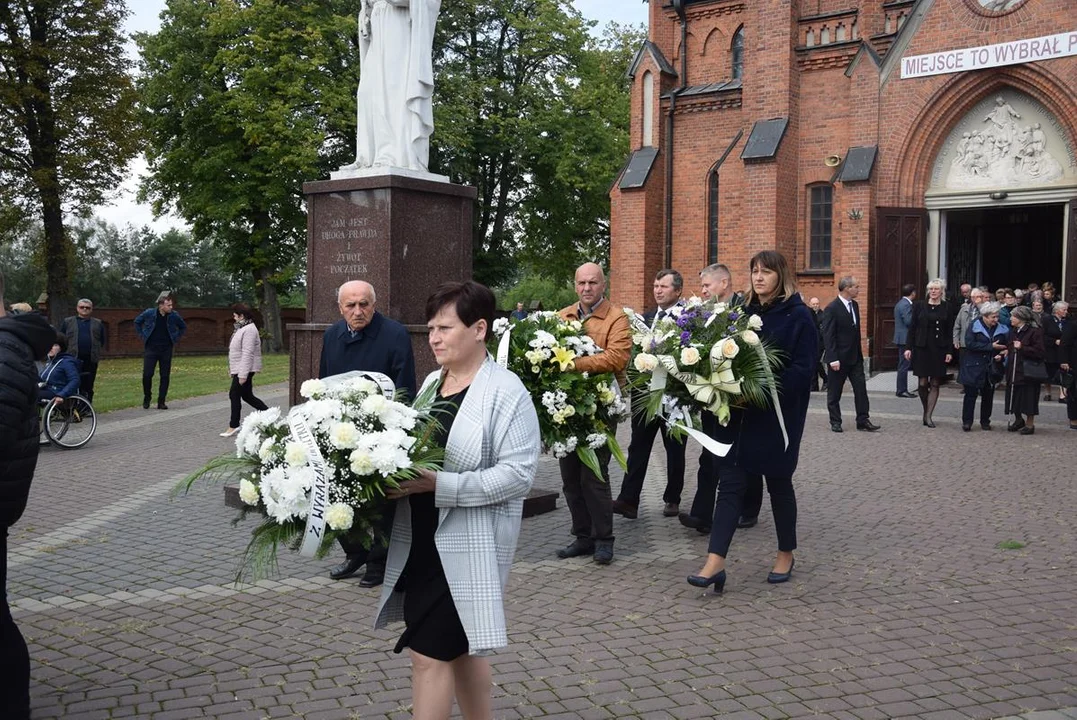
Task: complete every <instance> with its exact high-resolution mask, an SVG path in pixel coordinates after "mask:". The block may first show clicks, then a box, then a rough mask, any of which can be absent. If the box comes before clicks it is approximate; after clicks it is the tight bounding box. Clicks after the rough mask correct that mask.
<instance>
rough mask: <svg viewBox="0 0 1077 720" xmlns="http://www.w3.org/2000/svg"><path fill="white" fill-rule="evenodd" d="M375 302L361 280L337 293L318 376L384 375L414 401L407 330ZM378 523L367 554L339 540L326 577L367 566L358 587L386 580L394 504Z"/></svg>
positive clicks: (349, 540)
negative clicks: (340, 551) (340, 558)
mask: <svg viewBox="0 0 1077 720" xmlns="http://www.w3.org/2000/svg"><path fill="white" fill-rule="evenodd" d="M377 302H378V297H377V294H376V293H375V292H374V287H373V286H372V285H371V284H370V283H368V282H363V281H362V280H352V281H350V282H346V283H344V284H343V285H341V286H340V289H338V290H337V305H338V306H339V307H340V314H341V315H342V316H343V317H342V319H341V320H338V321H337V322H335V323H334V324H333V325H330V326H329V328H328V329H327V330H326V331H325V336H324V337H323V339H322V359H321V364H320V366H319V369H318V377H320V378H325V377H329V376H330V375H339V374H341V373H346V372H351V371H352V370H363V371H366V372H377V373H381V374H382V375H386V376H388V377H389V379H390V380H392V381H393V384H394V385H396V388H397V390H403V391H404V394H405V396H406V397H405V400H404V401H405V402H411V400H412V398H414V397H415V355H414V353H413V351H412V349H411V337H410V336H409V335H408V331H407V329H406V328H405V327H404V326H403V325H401V324H400V323H398V322H397V321H396V320H391V319H389V318H387V317H385V316H384V315H382V314H381V313H379V312H378V311H377V310H376V309H375V308H376V305H377ZM382 515H383V520H384V521H383V522H382V523H381V532H382V533H383V535H382V537H381V538H375V540H374V544H373V545H372V546H371V547H370V549H369V550H367V549H366V548H365V547H363V543H362V540H363V539H362V538H361V537H350V536H341V538H340V546H341V547H342V548H344V552H345V553H346V554H347V558H346V559H345V560H344V562H342V563H341V564H340V565H338V566H336V567H335V568H333V570H332V571H330V573H329V577H331V578H333V579H334V580H341V579H343V578H346V577H350V576H352V575H354V574H355V573H356V572H358V571H359V568H361V567H362V566H363V565H364V564H366V573H365V574H364V575H363V579H362V580H360V581H359V585H360V586H361V587H377V586H378V585H381V584H382V581H383V579H384V577H385V557H386V548H387V546H388V538H389V533H390V532H392V529H393V516H394V515H395V506H394V505H393V504H392V503H390V502H386V504H385V507H384V509H383V513H382Z"/></svg>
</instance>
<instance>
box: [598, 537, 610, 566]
mask: <svg viewBox="0 0 1077 720" xmlns="http://www.w3.org/2000/svg"><path fill="white" fill-rule="evenodd" d="M594 559H595V562H596V563H598V564H599V565H609V564H610V563H611V562H613V541H612V540H599V541H598V542H596V543H595V553H594Z"/></svg>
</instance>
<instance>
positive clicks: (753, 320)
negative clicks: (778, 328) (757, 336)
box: [748, 315, 763, 330]
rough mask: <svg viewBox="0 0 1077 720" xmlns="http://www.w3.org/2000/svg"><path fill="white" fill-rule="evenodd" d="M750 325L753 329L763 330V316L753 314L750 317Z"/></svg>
mask: <svg viewBox="0 0 1077 720" xmlns="http://www.w3.org/2000/svg"><path fill="white" fill-rule="evenodd" d="M748 327H750V328H751V329H752V330H762V329H763V318H761V317H759V316H758V315H752V316H751V317H750V318H748Z"/></svg>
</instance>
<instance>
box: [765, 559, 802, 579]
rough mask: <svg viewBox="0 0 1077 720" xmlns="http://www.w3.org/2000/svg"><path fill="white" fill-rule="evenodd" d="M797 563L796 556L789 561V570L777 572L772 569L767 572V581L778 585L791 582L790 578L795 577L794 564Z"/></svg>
mask: <svg viewBox="0 0 1077 720" xmlns="http://www.w3.org/2000/svg"><path fill="white" fill-rule="evenodd" d="M796 564H797V560H796V558H793V561H792V562H791V563H789V570H788V571H787V572H783V573H777V572H774V571H773V570H771V571H770V572H769V573H767V582H768V583H770V584H771V585H778V584H779V583H783V582H789V578H791V577H793V566H794V565H796Z"/></svg>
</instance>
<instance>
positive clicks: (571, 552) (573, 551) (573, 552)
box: [557, 538, 595, 560]
mask: <svg viewBox="0 0 1077 720" xmlns="http://www.w3.org/2000/svg"><path fill="white" fill-rule="evenodd" d="M594 554H595V545H594V543H590V542H586V541H583V540H580V539H579V538H577V539H575V540H573V541H572V542H571V543H569V545H568V547H563V548H561V549H560V550H558V551H557V557H559V558H561V559H562V560H564V559H565V558H574V557H583V556H584V555H594Z"/></svg>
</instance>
